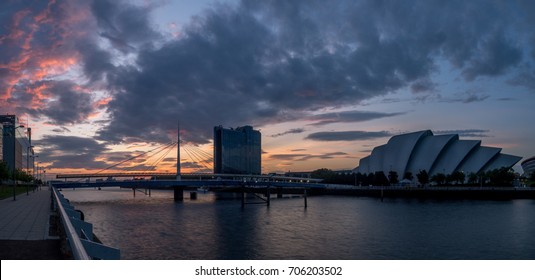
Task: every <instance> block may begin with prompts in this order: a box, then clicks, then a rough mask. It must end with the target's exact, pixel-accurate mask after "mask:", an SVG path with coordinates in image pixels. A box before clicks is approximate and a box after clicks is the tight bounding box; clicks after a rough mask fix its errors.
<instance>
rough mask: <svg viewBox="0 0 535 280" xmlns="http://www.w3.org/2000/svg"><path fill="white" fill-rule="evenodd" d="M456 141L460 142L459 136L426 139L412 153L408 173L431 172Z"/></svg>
mask: <svg viewBox="0 0 535 280" xmlns="http://www.w3.org/2000/svg"><path fill="white" fill-rule="evenodd" d="M456 140H459V135H457V134H447V135H436V136H433V137H425V138H424V139H422V140H421V142H420V143H419V145H418V146H417V147H416V148H415V149H414V151H413V152H412V157H411V159H410V160H409V165H408V166H407V170H406V172H411V173H412V174H417V173H418V172H420V170H426V171H427V170H430V169H431V167H432V166H433V163H435V161H436V160H437V159H438V156H439V155H440V152H442V150H443V149H444V148H445V147H446V145H448V143H450V142H452V141H456Z"/></svg>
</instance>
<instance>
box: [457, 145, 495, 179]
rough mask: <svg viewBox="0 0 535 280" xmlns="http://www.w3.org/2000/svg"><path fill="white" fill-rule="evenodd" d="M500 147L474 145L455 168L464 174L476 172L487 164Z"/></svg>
mask: <svg viewBox="0 0 535 280" xmlns="http://www.w3.org/2000/svg"><path fill="white" fill-rule="evenodd" d="M501 150H502V149H501V148H491V147H482V146H479V147H476V148H475V149H473V150H472V151H471V152H470V153H469V154H468V155H467V156H466V158H465V160H464V161H463V162H462V163H461V164H460V165H459V166H458V167H457V170H459V171H462V172H464V173H466V174H470V173H478V172H479V171H480V170H482V169H483V167H485V165H487V163H489V162H490V161H491V160H492V159H493V158H494V157H495V156H497V155H498V154H499V153H500V152H501Z"/></svg>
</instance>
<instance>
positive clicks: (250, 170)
mask: <svg viewBox="0 0 535 280" xmlns="http://www.w3.org/2000/svg"><path fill="white" fill-rule="evenodd" d="M261 157H262V146H261V134H260V131H258V130H254V129H253V127H252V126H249V125H247V126H243V127H238V128H235V129H232V128H230V129H228V128H223V127H222V126H216V127H214V173H216V174H261V172H262V168H261V166H262V160H261Z"/></svg>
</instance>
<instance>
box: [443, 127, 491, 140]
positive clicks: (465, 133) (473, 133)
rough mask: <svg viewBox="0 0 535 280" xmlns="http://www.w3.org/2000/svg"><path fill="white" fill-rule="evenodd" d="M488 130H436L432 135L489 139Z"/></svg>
mask: <svg viewBox="0 0 535 280" xmlns="http://www.w3.org/2000/svg"><path fill="white" fill-rule="evenodd" d="M489 132H490V130H488V129H461V130H437V131H433V133H434V134H459V136H460V137H474V138H481V137H491V136H490V135H489V134H488V133H489Z"/></svg>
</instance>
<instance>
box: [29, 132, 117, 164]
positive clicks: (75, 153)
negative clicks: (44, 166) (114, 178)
mask: <svg viewBox="0 0 535 280" xmlns="http://www.w3.org/2000/svg"><path fill="white" fill-rule="evenodd" d="M33 143H34V144H35V146H37V147H39V148H40V150H39V152H38V154H39V160H41V161H44V162H47V163H50V165H48V168H84V169H88V170H89V169H99V168H105V167H106V166H107V164H106V163H105V162H103V161H100V160H97V157H98V156H99V155H100V154H101V153H104V152H105V151H107V148H106V147H105V146H104V145H102V144H100V143H98V142H97V141H95V140H93V139H91V138H83V137H76V136H62V135H55V136H52V135H45V136H44V137H43V138H42V139H40V140H34V141H33Z"/></svg>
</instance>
